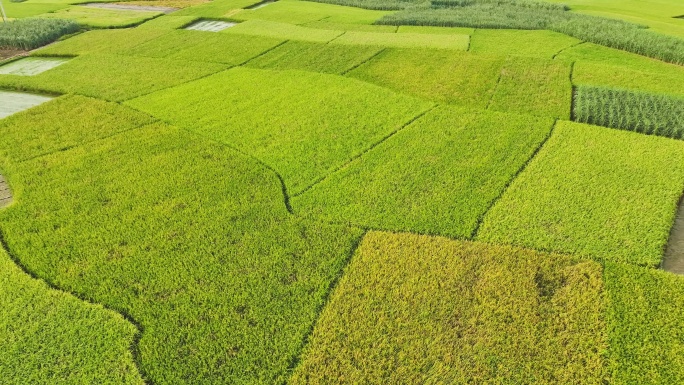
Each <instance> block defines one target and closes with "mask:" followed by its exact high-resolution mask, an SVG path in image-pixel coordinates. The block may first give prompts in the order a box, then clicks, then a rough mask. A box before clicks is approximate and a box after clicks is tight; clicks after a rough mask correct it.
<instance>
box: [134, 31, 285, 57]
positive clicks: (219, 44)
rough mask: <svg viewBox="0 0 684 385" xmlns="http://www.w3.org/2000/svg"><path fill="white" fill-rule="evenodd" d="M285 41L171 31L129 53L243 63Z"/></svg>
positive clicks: (257, 37)
mask: <svg viewBox="0 0 684 385" xmlns="http://www.w3.org/2000/svg"><path fill="white" fill-rule="evenodd" d="M284 42H285V41H284V40H278V39H273V38H265V37H259V36H237V35H228V34H224V33H207V32H201V31H185V30H180V31H172V32H170V33H168V34H165V35H163V36H160V37H159V38H156V39H154V40H151V41H149V42H146V43H143V44H140V45H138V46H136V47H134V48H132V49H129V50H127V51H126V53H127V54H131V55H136V56H146V57H157V58H167V59H170V60H173V61H175V62H189V61H201V62H213V63H226V64H230V65H238V64H242V63H244V62H246V61H248V60H249V59H251V58H253V57H255V56H258V55H260V54H262V53H264V52H266V51H268V50H270V49H272V48H274V47H276V46H278V45H279V44H282V43H284Z"/></svg>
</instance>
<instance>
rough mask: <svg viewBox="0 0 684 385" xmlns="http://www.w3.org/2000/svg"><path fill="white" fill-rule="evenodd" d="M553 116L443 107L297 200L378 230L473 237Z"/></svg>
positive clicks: (323, 214)
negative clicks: (487, 212)
mask: <svg viewBox="0 0 684 385" xmlns="http://www.w3.org/2000/svg"><path fill="white" fill-rule="evenodd" d="M552 126H553V120H552V119H542V118H535V117H532V116H523V115H511V114H502V113H492V112H482V113H471V112H467V111H466V110H465V109H464V110H460V109H455V108H450V107H440V108H438V109H436V110H433V111H430V112H429V113H427V114H426V115H425V116H423V117H422V118H420V119H419V120H417V121H416V122H415V123H413V124H411V125H410V126H408V127H407V128H406V129H404V130H402V131H400V132H399V133H397V134H396V135H395V136H393V137H391V138H389V139H388V140H387V141H385V142H383V143H382V144H380V145H379V146H377V147H375V148H374V149H373V150H371V151H370V152H368V153H366V154H364V155H363V156H362V157H361V158H359V159H357V160H355V161H354V162H352V163H351V164H349V165H348V166H346V167H345V168H343V169H342V170H340V171H339V172H337V173H335V174H333V175H331V176H330V177H328V178H326V179H325V180H323V181H322V182H321V183H320V184H318V185H315V186H313V187H312V188H311V189H310V190H308V191H306V192H305V193H304V194H302V195H300V196H297V197H295V198H294V199H293V200H292V204H293V207H294V209H295V212H297V213H301V214H305V215H312V216H314V217H320V218H323V219H325V220H328V221H332V222H343V223H354V224H357V225H362V226H365V227H371V228H374V229H383V230H394V231H412V232H418V233H423V234H436V235H444V236H449V237H456V238H467V237H470V236H471V234H472V232H473V231H474V230H475V228H476V226H477V223H478V221H479V219H480V218H481V217H482V215H484V213H485V211H486V210H487V208H488V207H489V206H490V205H491V203H492V201H494V199H496V197H498V196H499V195H500V194H501V193H502V191H503V189H504V187H505V186H506V185H507V184H508V183H509V181H510V180H511V179H512V178H513V177H514V176H515V174H516V173H517V172H518V170H519V169H520V168H521V167H522V166H523V164H525V162H526V161H527V160H528V159H529V158H530V157H531V156H532V154H533V153H534V151H535V149H536V148H537V147H538V146H539V145H540V144H541V142H542V141H543V140H544V138H546V137H547V135H548V134H549V132H550V130H551V127H552Z"/></svg>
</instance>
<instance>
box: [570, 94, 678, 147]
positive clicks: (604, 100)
mask: <svg viewBox="0 0 684 385" xmlns="http://www.w3.org/2000/svg"><path fill="white" fill-rule="evenodd" d="M572 112H573V119H574V120H575V121H578V122H582V123H589V124H594V125H599V126H605V127H611V128H619V129H623V130H630V131H637V132H641V133H644V134H652V135H659V136H666V137H670V138H676V139H684V98H680V97H674V96H668V95H660V94H650V93H645V92H639V91H630V90H622V89H616V88H608V87H597V86H579V87H577V88H576V89H575V93H574V106H573V111H572Z"/></svg>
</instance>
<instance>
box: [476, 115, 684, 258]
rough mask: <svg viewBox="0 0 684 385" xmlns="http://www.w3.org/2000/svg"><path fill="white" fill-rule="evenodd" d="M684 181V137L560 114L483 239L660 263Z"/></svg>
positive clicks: (483, 230) (501, 202)
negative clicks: (563, 119) (587, 121)
mask: <svg viewBox="0 0 684 385" xmlns="http://www.w3.org/2000/svg"><path fill="white" fill-rule="evenodd" d="M683 186H684V143H683V142H681V141H678V140H673V139H667V138H660V137H653V136H646V135H642V134H638V133H633V132H626V131H620V130H613V129H608V128H600V127H595V126H589V125H583V124H579V123H569V122H560V123H558V125H557V127H556V129H555V130H554V133H553V135H552V136H551V138H550V139H549V141H548V142H547V143H546V144H545V145H544V147H543V148H542V149H541V151H540V152H539V154H538V155H537V156H536V157H535V158H534V159H533V160H532V162H531V163H530V164H529V165H528V167H527V168H526V169H525V170H524V171H523V172H522V173H521V174H520V176H519V177H518V178H516V179H515V180H514V181H513V183H512V184H511V186H510V187H509V188H508V189H507V190H506V192H505V193H504V195H503V196H502V197H501V199H500V200H499V201H498V202H497V203H496V204H495V205H494V207H493V208H492V209H491V211H489V213H488V214H487V215H486V216H485V218H484V222H483V224H482V227H481V228H480V231H479V239H481V240H484V241H488V242H496V243H512V244H517V245H522V246H526V247H531V248H536V249H541V250H552V251H559V252H566V253H574V254H578V255H586V256H591V257H595V258H599V259H605V260H608V261H614V262H625V263H635V264H639V265H648V266H658V265H659V264H660V261H661V257H662V254H663V250H664V247H665V244H666V242H667V239H668V235H669V232H670V226H671V225H672V222H673V219H674V215H675V210H676V207H677V203H678V201H679V197H680V196H681V194H682V187H683Z"/></svg>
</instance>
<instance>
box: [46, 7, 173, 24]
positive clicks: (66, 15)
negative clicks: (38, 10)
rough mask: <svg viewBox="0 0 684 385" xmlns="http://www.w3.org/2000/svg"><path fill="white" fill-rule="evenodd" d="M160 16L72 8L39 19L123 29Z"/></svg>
mask: <svg viewBox="0 0 684 385" xmlns="http://www.w3.org/2000/svg"><path fill="white" fill-rule="evenodd" d="M162 14H163V12H159V11H156V12H151V11H130V10H115V9H104V8H91V7H84V6H73V7H69V8H64V9H60V10H58V11H55V12H52V13H46V14H42V15H40V17H41V18H47V19H66V20H73V21H75V22H78V23H79V24H81V25H84V26H88V27H95V28H112V27H118V28H123V27H131V26H135V25H137V24H140V23H142V22H144V21H146V20H150V19H153V18H155V17H157V16H159V15H162Z"/></svg>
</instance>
